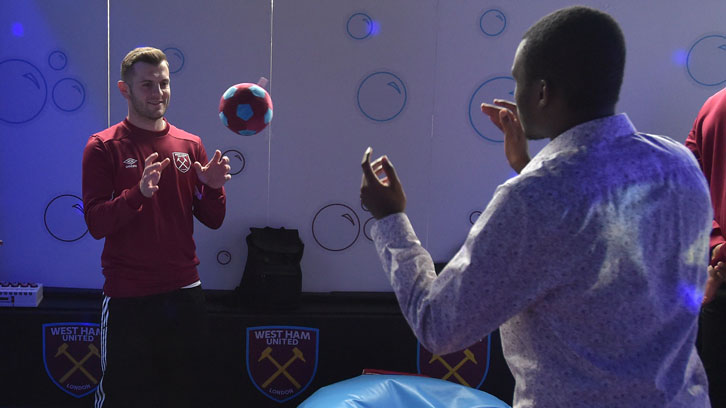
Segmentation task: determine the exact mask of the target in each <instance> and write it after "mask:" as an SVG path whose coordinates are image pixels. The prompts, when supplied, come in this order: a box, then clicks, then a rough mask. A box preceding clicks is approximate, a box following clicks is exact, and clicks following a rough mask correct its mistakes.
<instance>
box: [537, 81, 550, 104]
mask: <svg viewBox="0 0 726 408" xmlns="http://www.w3.org/2000/svg"><path fill="white" fill-rule="evenodd" d="M538 96H539V100H538V101H537V105H538V106H539V107H540V108H544V107H545V106H547V105H549V104H550V103H551V101H552V88H551V87H550V84H549V83H548V82H547V81H546V80H544V79H541V80H540V81H539V93H538Z"/></svg>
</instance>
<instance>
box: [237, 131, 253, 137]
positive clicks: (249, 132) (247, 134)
mask: <svg viewBox="0 0 726 408" xmlns="http://www.w3.org/2000/svg"><path fill="white" fill-rule="evenodd" d="M237 133H239V134H240V135H242V136H252V135H254V134H255V133H257V132H255V131H254V130H240V131H239V132H237Z"/></svg>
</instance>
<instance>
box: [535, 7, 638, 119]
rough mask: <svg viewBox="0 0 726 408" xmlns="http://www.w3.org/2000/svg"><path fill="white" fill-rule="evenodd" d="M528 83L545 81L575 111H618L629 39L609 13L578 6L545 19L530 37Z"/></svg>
mask: <svg viewBox="0 0 726 408" xmlns="http://www.w3.org/2000/svg"><path fill="white" fill-rule="evenodd" d="M522 38H523V39H525V40H527V41H526V43H525V45H524V49H523V50H522V51H521V52H523V57H524V60H523V62H524V75H525V78H524V79H525V81H531V80H539V79H544V80H546V81H547V82H548V83H549V84H550V86H552V87H553V89H555V90H559V91H561V92H563V93H564V95H565V97H566V99H567V102H568V105H569V106H570V107H571V108H572V109H574V110H579V111H582V110H585V111H587V110H594V109H602V108H613V107H614V106H615V104H616V103H617V102H618V96H619V94H620V86H621V85H622V83H623V71H624V69H625V38H624V37H623V32H622V31H621V30H620V27H619V26H618V23H617V22H616V21H615V19H613V18H612V17H611V16H610V15H609V14H607V13H604V12H602V11H599V10H595V9H593V8H589V7H582V6H574V7H567V8H563V9H561V10H557V11H555V12H553V13H551V14H548V15H546V16H544V17H542V18H541V19H540V20H539V21H537V22H536V23H535V24H534V25H533V26H532V27H530V28H529V29H528V30H527V32H526V33H524V36H523V37H522Z"/></svg>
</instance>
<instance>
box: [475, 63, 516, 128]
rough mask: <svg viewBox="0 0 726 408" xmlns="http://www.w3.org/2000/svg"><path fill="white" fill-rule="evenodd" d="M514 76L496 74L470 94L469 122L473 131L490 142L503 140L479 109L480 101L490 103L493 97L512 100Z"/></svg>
mask: <svg viewBox="0 0 726 408" xmlns="http://www.w3.org/2000/svg"><path fill="white" fill-rule="evenodd" d="M514 86H515V82H514V78H512V77H511V76H497V77H494V78H490V79H487V80H486V81H484V83H482V84H481V85H479V87H478V88H477V89H476V91H474V93H473V94H472V95H471V99H470V100H469V123H470V124H471V127H472V128H474V131H475V132H476V133H477V134H478V135H479V136H481V137H482V138H484V139H486V140H489V141H490V142H503V141H504V136H503V135H502V132H501V131H500V130H499V129H497V127H496V126H494V124H492V122H491V121H490V120H489V116H487V115H485V114H483V113H482V111H481V104H482V102H486V103H492V101H493V100H494V99H506V100H508V101H511V100H514Z"/></svg>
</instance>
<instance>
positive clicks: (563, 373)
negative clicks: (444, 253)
mask: <svg viewBox="0 0 726 408" xmlns="http://www.w3.org/2000/svg"><path fill="white" fill-rule="evenodd" d="M624 65H625V41H624V38H623V34H622V32H621V30H620V28H619V27H618V24H617V23H616V22H615V20H613V19H612V17H610V16H609V15H607V14H605V13H602V12H600V11H597V10H594V9H591V8H585V7H569V8H565V9H562V10H558V11H556V12H554V13H552V14H549V15H547V16H545V17H543V18H542V19H540V20H539V21H538V22H537V23H535V24H534V25H533V26H532V27H531V28H529V29H528V30H527V32H526V33H525V34H524V36H523V39H522V41H521V42H520V44H519V47H518V48H517V52H516V55H515V58H514V64H513V67H512V76H513V77H514V79H515V81H516V90H515V101H516V105H515V104H512V103H510V102H505V101H495V103H496V105H486V104H485V105H483V106H482V110H483V111H484V113H485V114H487V115H489V116H490V118H491V119H492V121H493V122H494V123H495V124H496V125H497V126H498V127H499V128H500V129H502V131H503V132H504V135H505V153H506V156H507V159H508V161H509V163H510V165H511V166H512V167H513V168H514V169H515V170H517V172H519V173H520V174H519V176H517V177H514V178H512V179H510V180H508V181H506V182H505V183H504V184H502V185H501V186H499V188H497V190H496V192H495V193H494V197H493V198H492V200H491V202H490V203H489V204H488V206H487V208H486V209H485V210H484V211H483V212H482V214H481V215H480V217H479V218H478V220H477V221H476V223H475V224H474V226H473V227H472V229H471V230H470V232H469V235H468V237H467V239H466V241H465V243H464V245H463V246H462V248H461V249H460V250H459V251H458V253H457V254H456V255H455V256H454V257H453V258H452V259H451V261H450V262H449V263H448V264H447V266H446V267H445V268H444V269H443V270H442V271H441V273H440V274H439V275H438V276H436V273H435V272H434V265H433V262H432V260H431V256H430V255H429V253H428V252H427V251H426V250H425V249H424V248H423V247H422V246H421V244H420V242H419V241H418V239H417V237H416V235H415V233H414V231H413V228H412V226H411V224H410V222H409V220H408V218H407V216H406V215H405V213H403V211H404V209H405V205H406V197H405V194H404V192H403V187H402V186H401V183H400V181H399V179H398V176H397V174H396V172H395V171H394V169H393V166H392V164H391V163H390V161H389V160H388V158H386V157H385V156H384V157H383V158H381V159H378V160H376V161H375V162H373V163H372V164H371V162H370V156H371V150H370V148H369V149H368V150H367V151H366V154H365V155H364V159H363V163H362V167H363V180H362V184H361V200H362V203H363V204H364V205H365V206H366V207H367V208H368V209H369V210H370V211H371V213H372V214H373V215H374V216H375V217H376V218H377V219H378V220H377V221H376V222H375V224H374V225H373V228H372V236H373V239H374V242H375V245H376V249H377V252H378V255H379V257H380V259H381V261H382V263H383V267H384V270H385V271H386V273H387V274H388V276H389V278H390V281H391V285H392V287H393V290H394V291H395V292H396V296H397V298H398V302H399V305H400V306H401V309H402V312H403V314H404V316H405V317H406V319H407V321H408V323H409V325H410V326H411V328H412V329H413V331H414V332H415V334H416V336H417V337H418V339H419V340H420V341H421V343H422V344H423V345H424V346H425V347H426V348H427V349H429V350H431V351H432V352H434V353H437V354H444V353H449V352H454V351H457V350H461V349H463V348H465V347H467V346H469V345H471V344H473V343H475V342H476V341H478V340H479V339H481V338H482V337H484V336H486V335H487V334H489V333H490V332H492V331H494V330H495V329H496V328H497V327H500V326H501V327H500V331H501V337H502V346H503V350H504V355H505V357H506V359H507V363H508V365H509V367H510V369H511V371H512V374H513V375H514V378H515V383H516V385H515V392H514V407H516V408H524V407H660V408H662V407H684V408H686V407H687V408H694V407H708V406H709V401H708V395H707V389H706V378H705V373H704V369H703V366H702V364H701V361H700V360H699V357H698V354H697V353H696V350H695V347H694V342H695V338H696V323H697V313H698V299H695V298H694V293H697V292H698V290H700V289H702V288H703V284H704V280H705V275H704V274H703V273H702V272H703V270H705V267H706V263H707V248H708V235H709V231H710V225H711V215H712V211H711V206H710V203H709V196H708V189H707V186H706V181H705V180H704V177H703V175H702V174H701V172H700V169H699V168H698V165H697V163H696V161H695V160H694V158H693V157H692V155H691V154H690V152H689V151H688V150H687V149H685V148H684V147H683V146H682V145H681V144H679V143H676V142H675V141H673V140H671V139H669V138H667V137H662V136H653V135H647V134H643V133H638V132H636V130H635V128H634V127H633V125H632V124H631V122H630V120H629V119H628V117H627V116H626V115H625V114H618V115H615V114H614V112H615V105H616V103H617V99H618V94H619V90H620V85H621V83H622V79H623V70H624ZM543 138H549V139H551V141H550V142H549V144H547V146H545V147H544V148H543V149H542V150H541V151H540V152H539V153H538V154H537V155H536V156H535V157H534V158H533V159H531V160H530V158H529V155H528V153H527V139H543Z"/></svg>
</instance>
